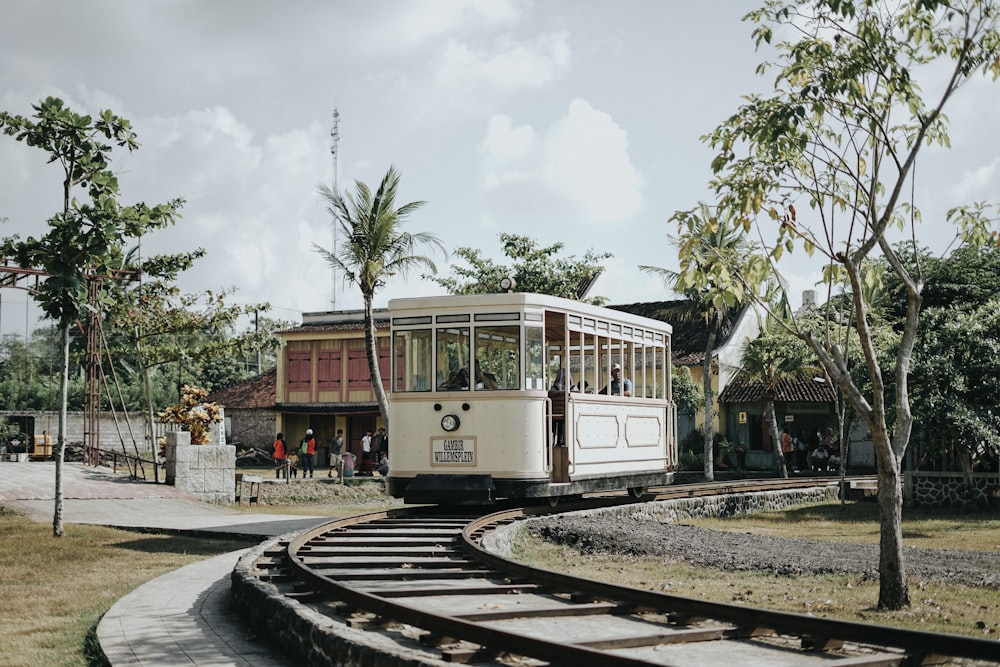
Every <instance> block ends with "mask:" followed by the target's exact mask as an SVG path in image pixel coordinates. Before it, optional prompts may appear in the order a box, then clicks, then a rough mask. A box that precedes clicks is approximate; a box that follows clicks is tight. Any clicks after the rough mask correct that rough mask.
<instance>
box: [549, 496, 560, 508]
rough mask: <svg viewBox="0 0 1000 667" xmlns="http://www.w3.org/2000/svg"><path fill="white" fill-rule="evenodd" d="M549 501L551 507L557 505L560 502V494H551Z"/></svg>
mask: <svg viewBox="0 0 1000 667" xmlns="http://www.w3.org/2000/svg"><path fill="white" fill-rule="evenodd" d="M548 501H549V507H555V506H556V505H558V504H559V496H549V497H548Z"/></svg>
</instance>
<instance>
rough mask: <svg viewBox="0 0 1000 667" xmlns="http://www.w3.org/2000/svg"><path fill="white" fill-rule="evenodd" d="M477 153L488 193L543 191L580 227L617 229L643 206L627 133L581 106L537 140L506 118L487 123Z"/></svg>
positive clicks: (575, 103)
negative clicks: (507, 188) (580, 223)
mask: <svg viewBox="0 0 1000 667" xmlns="http://www.w3.org/2000/svg"><path fill="white" fill-rule="evenodd" d="M480 150H481V154H482V171H483V182H484V185H485V186H486V188H487V189H491V188H497V187H499V186H501V185H506V186H510V185H511V184H519V185H520V186H521V187H523V188H524V189H526V190H533V189H535V188H543V189H544V190H546V191H547V192H548V193H549V194H550V196H553V197H555V198H557V199H558V200H559V201H560V203H561V204H562V206H563V208H564V210H566V211H568V213H569V215H571V216H572V217H574V218H575V219H577V220H579V221H584V222H588V223H594V224H609V223H621V222H625V221H627V220H628V219H629V218H631V217H632V216H633V215H635V214H636V213H637V212H638V211H639V210H640V208H641V207H642V204H643V196H642V186H643V180H642V176H641V175H640V174H639V172H638V170H637V169H636V167H635V166H634V165H633V164H632V161H631V158H630V155H629V146H628V133H627V132H625V130H624V129H622V127H621V126H620V125H618V124H617V123H616V122H615V121H614V119H613V118H612V117H611V116H610V115H609V114H607V113H605V112H602V111H598V110H596V109H594V108H593V107H592V106H591V105H590V104H589V103H588V102H586V101H585V100H580V99H576V100H573V102H571V103H570V105H569V109H568V111H567V113H566V115H565V116H563V117H562V118H560V119H559V120H558V121H556V122H555V123H553V124H552V126H551V127H550V128H549V129H548V130H547V131H546V132H545V133H544V135H543V136H541V137H536V135H535V133H534V130H533V129H532V128H531V127H530V126H520V127H515V126H514V124H513V121H512V120H511V119H510V118H508V117H506V116H494V117H493V118H491V119H490V122H489V124H488V127H487V132H486V136H485V138H484V139H483V141H482V143H481V145H480Z"/></svg>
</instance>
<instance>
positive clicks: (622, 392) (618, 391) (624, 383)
mask: <svg viewBox="0 0 1000 667" xmlns="http://www.w3.org/2000/svg"><path fill="white" fill-rule="evenodd" d="M600 393H602V394H610V395H612V396H631V395H632V381H631V380H629V379H628V378H625V379H624V380H623V379H622V366H621V364H615V365H614V366H612V367H611V384H610V385H605V386H604V389H601V392H600Z"/></svg>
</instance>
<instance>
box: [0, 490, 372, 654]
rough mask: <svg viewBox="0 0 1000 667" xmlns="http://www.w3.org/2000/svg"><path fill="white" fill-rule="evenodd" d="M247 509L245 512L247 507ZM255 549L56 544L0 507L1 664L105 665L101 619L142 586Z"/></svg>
mask: <svg viewBox="0 0 1000 667" xmlns="http://www.w3.org/2000/svg"><path fill="white" fill-rule="evenodd" d="M365 500H366V499H360V500H357V501H347V502H342V503H329V502H327V503H301V504H299V503H296V504H289V505H278V506H268V507H264V508H258V507H257V506H256V505H255V506H254V508H253V510H252V511H254V512H262V513H267V512H273V513H282V514H301V515H329V516H351V515H354V514H361V513H364V512H373V511H377V510H379V509H382V507H380V506H379V505H378V504H377V503H373V502H370V501H369V502H365ZM243 509H247V508H246V506H244V507H243ZM248 546H251V544H250V543H249V542H245V541H233V540H215V539H208V538H203V537H198V538H192V537H182V536H174V535H171V536H167V535H155V534H144V533H133V532H129V531H123V530H117V529H113V528H104V527H101V526H87V525H80V524H70V523H67V524H66V536H65V537H62V538H54V537H52V525H51V524H50V523H38V522H34V521H31V520H29V519H27V518H26V517H23V516H20V515H17V514H14V513H12V512H10V511H8V510H6V509H5V508H4V507H2V506H0V600H2V601H3V605H2V606H3V616H4V623H3V632H0V664H2V665H4V666H5V667H84V666H93V665H104V664H106V663H105V662H104V660H103V657H102V656H101V653H100V649H99V648H98V647H97V637H96V628H97V623H98V621H99V620H100V618H101V616H102V615H103V614H104V613H105V612H106V611H107V610H108V609H110V608H111V605H113V604H114V603H115V601H117V600H118V599H119V598H121V597H122V596H124V595H126V594H127V593H130V592H131V591H132V590H134V589H135V588H137V587H138V586H140V585H141V584H143V583H145V582H147V581H149V580H151V579H155V578H156V577H158V576H160V575H162V574H165V573H167V572H170V571H172V570H176V569H177V568H179V567H183V566H185V565H188V564H190V563H193V562H195V561H199V560H202V559H204V558H207V557H209V556H215V555H218V554H223V553H227V552H229V551H235V550H237V549H245V548H247V547H248Z"/></svg>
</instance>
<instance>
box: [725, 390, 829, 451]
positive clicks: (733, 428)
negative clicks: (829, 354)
mask: <svg viewBox="0 0 1000 667" xmlns="http://www.w3.org/2000/svg"><path fill="white" fill-rule="evenodd" d="M719 404H720V406H722V408H723V413H724V420H723V428H722V430H723V432H724V433H725V434H726V437H727V439H728V440H729V441H730V442H732V443H734V444H735V443H738V442H742V443H745V444H746V446H747V447H746V451H747V455H746V466H747V468H748V469H750V470H754V469H769V468H772V467H773V466H774V462H775V457H774V448H773V446H772V443H771V436H770V434H769V433H768V429H767V424H766V422H765V420H764V407H765V395H764V385H763V384H762V383H760V382H751V381H747V380H745V379H744V378H736V379H735V380H733V381H732V382H730V383H729V384H728V385H727V386H726V388H725V389H724V390H723V391H722V392H721V393H720V394H719ZM836 405H837V392H836V389H835V388H834V386H833V385H832V384H831V383H830V382H829V381H828V380H826V379H825V378H822V377H818V376H817V377H812V378H803V379H798V380H782V381H781V382H780V383H779V384H778V387H777V393H776V395H775V399H774V414H775V419H776V420H777V422H778V431H779V432H780V431H781V430H782V429H783V428H786V427H787V428H788V430H789V433H791V434H793V435H795V436H798V437H799V438H800V439H804V440H805V441H806V443H807V444H809V445H810V446H815V445H818V444H819V439H820V434H821V433H824V432H825V431H826V429H827V428H835V427H836V425H837V416H836Z"/></svg>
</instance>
